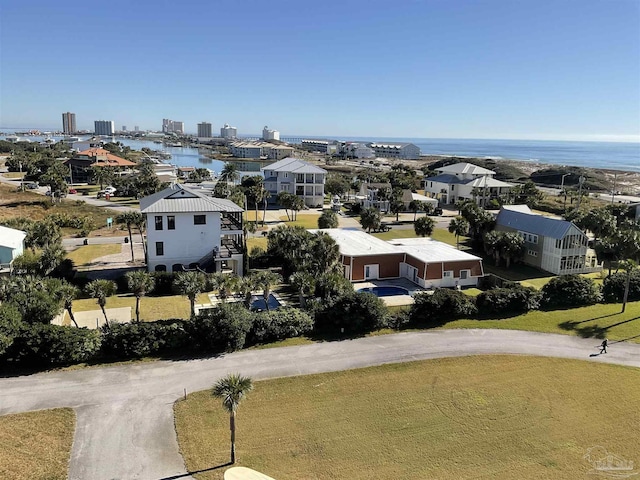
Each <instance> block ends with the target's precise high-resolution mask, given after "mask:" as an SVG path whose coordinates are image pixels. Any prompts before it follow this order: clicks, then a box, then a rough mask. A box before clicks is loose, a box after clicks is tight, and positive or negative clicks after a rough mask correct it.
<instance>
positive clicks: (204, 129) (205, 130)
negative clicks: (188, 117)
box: [198, 122, 212, 138]
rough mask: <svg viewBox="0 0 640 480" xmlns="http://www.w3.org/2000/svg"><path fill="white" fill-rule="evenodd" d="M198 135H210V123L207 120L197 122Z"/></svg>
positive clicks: (208, 136)
mask: <svg viewBox="0 0 640 480" xmlns="http://www.w3.org/2000/svg"><path fill="white" fill-rule="evenodd" d="M198 136H199V137H207V138H210V137H212V135H211V124H210V123H207V122H202V123H199V124H198Z"/></svg>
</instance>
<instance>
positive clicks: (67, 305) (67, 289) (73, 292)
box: [50, 279, 80, 327]
mask: <svg viewBox="0 0 640 480" xmlns="http://www.w3.org/2000/svg"><path fill="white" fill-rule="evenodd" d="M53 280H57V279H51V280H50V282H52V281H53ZM50 285H53V284H52V283H50ZM54 290H55V291H54V297H55V298H56V299H58V300H59V301H60V302H61V303H62V305H63V306H64V309H65V310H66V311H67V313H68V314H69V318H70V319H71V321H72V322H73V324H74V325H75V326H76V327H77V326H78V322H76V318H75V317H74V315H73V301H74V300H75V299H76V298H78V296H79V295H80V289H79V288H78V287H76V286H75V285H72V284H70V283H67V282H66V281H64V280H59V281H58V282H57V285H56V286H55V289H54Z"/></svg>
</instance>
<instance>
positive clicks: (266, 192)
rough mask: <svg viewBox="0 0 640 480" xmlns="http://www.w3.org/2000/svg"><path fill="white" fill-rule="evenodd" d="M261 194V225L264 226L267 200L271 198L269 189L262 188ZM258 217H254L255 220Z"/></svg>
mask: <svg viewBox="0 0 640 480" xmlns="http://www.w3.org/2000/svg"><path fill="white" fill-rule="evenodd" d="M262 191H263V195H262V202H263V208H262V226H263V227H264V221H265V219H266V218H267V200H269V199H270V198H271V193H270V192H269V190H265V189H263V190H262ZM257 220H258V219H256V221H257Z"/></svg>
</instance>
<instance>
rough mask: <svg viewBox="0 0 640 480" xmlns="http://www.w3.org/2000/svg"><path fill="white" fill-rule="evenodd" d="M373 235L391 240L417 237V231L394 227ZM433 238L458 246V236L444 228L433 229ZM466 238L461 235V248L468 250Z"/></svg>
mask: <svg viewBox="0 0 640 480" xmlns="http://www.w3.org/2000/svg"><path fill="white" fill-rule="evenodd" d="M371 235H373V236H374V237H378V238H380V239H382V240H391V239H394V238H416V237H417V235H416V232H415V231H414V230H413V228H410V229H409V228H408V229H402V230H399V229H394V228H393V227H392V228H391V230H390V231H388V232H381V233H372V234H371ZM431 238H432V239H434V240H437V241H439V242H443V243H448V244H449V245H452V246H454V247H455V246H456V236H455V235H454V234H452V233H449V231H448V230H446V229H444V228H435V229H434V230H433V235H431ZM465 240H466V237H460V249H461V250H466V248H465V247H464V245H463V243H462V242H464V241H465Z"/></svg>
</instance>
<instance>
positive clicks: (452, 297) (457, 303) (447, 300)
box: [409, 288, 477, 326]
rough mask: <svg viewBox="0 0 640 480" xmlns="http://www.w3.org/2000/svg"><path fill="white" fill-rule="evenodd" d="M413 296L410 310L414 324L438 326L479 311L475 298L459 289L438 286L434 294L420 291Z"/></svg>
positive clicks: (410, 316) (410, 317) (411, 320)
mask: <svg viewBox="0 0 640 480" xmlns="http://www.w3.org/2000/svg"><path fill="white" fill-rule="evenodd" d="M413 298H414V304H413V305H412V306H411V310H410V312H409V319H410V322H411V324H412V325H425V326H437V325H441V324H443V323H446V322H447V321H449V320H455V319H457V318H461V317H468V316H470V315H473V314H475V313H476V312H477V310H476V306H475V304H474V299H473V298H471V297H469V296H467V295H465V294H464V293H462V292H460V291H458V290H451V289H448V288H437V289H436V290H435V291H434V292H433V293H432V294H431V293H427V292H425V293H418V294H416V295H414V297H413Z"/></svg>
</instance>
